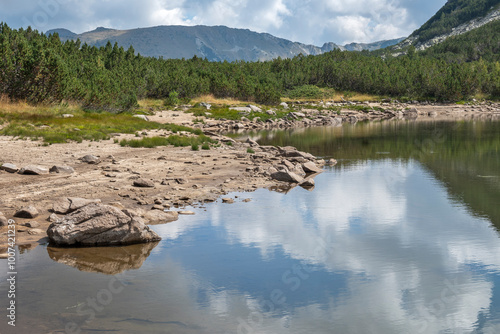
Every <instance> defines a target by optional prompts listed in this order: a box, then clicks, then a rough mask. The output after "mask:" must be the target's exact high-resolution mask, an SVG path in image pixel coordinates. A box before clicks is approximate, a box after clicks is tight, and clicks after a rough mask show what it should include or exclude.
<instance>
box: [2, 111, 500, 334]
mask: <svg viewBox="0 0 500 334" xmlns="http://www.w3.org/2000/svg"><path fill="white" fill-rule="evenodd" d="M251 136H253V137H254V138H258V139H259V140H260V141H261V143H262V144H274V145H293V146H296V147H298V148H299V149H302V150H306V151H309V152H311V153H314V154H316V155H318V156H324V157H332V156H333V157H335V158H336V159H338V160H339V163H338V165H337V166H335V167H327V168H326V170H325V172H324V173H322V174H320V175H318V176H317V177H316V179H315V181H316V188H315V189H314V190H313V191H307V190H305V189H302V188H299V187H297V188H294V189H291V190H290V191H289V192H288V193H286V194H283V193H277V192H271V191H268V190H258V191H256V192H254V193H234V194H232V196H233V197H236V196H237V198H236V202H235V203H234V204H222V203H220V202H217V203H214V204H210V205H207V207H206V208H197V209H194V211H196V215H195V216H183V217H181V219H179V221H177V222H174V223H170V224H166V225H155V226H153V229H154V230H155V231H157V232H158V233H159V234H160V235H161V237H162V238H163V240H162V241H161V242H159V243H156V244H148V245H135V246H130V247H118V248H90V249H76V250H67V249H54V248H50V247H47V246H45V245H42V246H39V247H36V248H35V249H33V250H29V251H25V252H23V253H22V254H20V255H19V258H18V287H17V288H18V291H19V293H18V296H17V303H18V318H17V324H18V325H17V327H16V331H15V333H145V334H146V333H381V334H385V333H487V334H490V333H491V334H493V333H500V235H499V230H498V229H499V228H500V209H499V207H500V205H499V202H500V179H499V177H500V157H499V149H500V123H498V122H406V121H398V122H386V123H364V124H357V125H355V126H354V125H344V126H341V127H336V128H331V127H326V128H312V129H300V130H292V131H274V132H262V133H258V134H251ZM245 198H251V199H252V201H251V202H249V203H244V202H242V200H243V199H245ZM1 263H3V262H0V264H1ZM4 272H5V271H4V270H2V271H0V273H1V274H0V279H1V283H0V291H6V290H7V286H6V284H5V283H4V282H5V277H4V276H2V275H4ZM2 293H3V292H2ZM4 300H5V299H4V298H3V297H2V304H5V302H4ZM4 306H6V305H2V307H4ZM2 314H3V312H2ZM6 327H7V326H6V321H5V320H0V332H1V333H10V332H13V331H11V329H9V328H6Z"/></svg>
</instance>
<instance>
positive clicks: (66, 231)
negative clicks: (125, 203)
mask: <svg viewBox="0 0 500 334" xmlns="http://www.w3.org/2000/svg"><path fill="white" fill-rule="evenodd" d="M47 235H48V236H49V239H50V241H51V243H53V244H55V245H58V246H114V245H128V244H137V243H144V242H152V241H159V240H160V239H161V238H160V236H159V235H158V234H156V232H154V231H152V230H150V229H149V227H148V226H147V225H146V223H145V222H144V220H143V219H141V218H140V217H137V216H133V215H132V214H131V213H129V212H128V211H127V210H123V211H122V210H120V209H118V208H116V207H113V206H109V205H103V204H99V203H92V204H89V205H86V206H84V207H82V208H80V209H78V210H77V211H75V212H73V213H70V214H69V215H67V216H65V217H64V218H63V219H62V220H60V221H59V222H56V223H52V224H51V225H50V226H49V228H48V230H47Z"/></svg>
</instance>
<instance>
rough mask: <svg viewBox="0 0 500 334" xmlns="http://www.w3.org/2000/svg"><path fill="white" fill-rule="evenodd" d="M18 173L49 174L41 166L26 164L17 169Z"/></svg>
mask: <svg viewBox="0 0 500 334" xmlns="http://www.w3.org/2000/svg"><path fill="white" fill-rule="evenodd" d="M19 174H25V175H44V174H49V170H48V169H47V168H45V167H42V166H36V165H28V166H26V167H23V168H21V169H20V170H19Z"/></svg>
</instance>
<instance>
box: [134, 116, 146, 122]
mask: <svg viewBox="0 0 500 334" xmlns="http://www.w3.org/2000/svg"><path fill="white" fill-rule="evenodd" d="M134 117H135V118H140V119H142V120H143V121H146V122H149V118H148V117H147V116H146V115H134Z"/></svg>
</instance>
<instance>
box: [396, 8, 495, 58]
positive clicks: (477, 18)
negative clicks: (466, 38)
mask: <svg viewBox="0 0 500 334" xmlns="http://www.w3.org/2000/svg"><path fill="white" fill-rule="evenodd" d="M499 19H500V0H448V2H446V4H445V5H444V6H443V7H442V8H441V9H440V10H439V11H438V12H437V13H436V14H435V15H434V16H433V17H431V18H430V19H429V20H428V21H427V22H426V23H425V24H423V25H422V26H421V27H420V28H419V29H417V30H415V31H414V32H413V33H412V34H411V35H410V36H409V37H408V38H406V39H405V40H403V41H402V42H400V43H399V44H397V45H396V46H395V47H393V48H392V49H393V50H402V51H403V52H404V51H405V50H407V49H408V47H410V46H411V45H413V46H414V47H415V49H416V50H420V51H421V50H425V49H428V48H430V47H432V46H433V45H437V44H439V43H442V42H443V41H445V40H447V39H448V38H449V37H453V36H459V35H463V34H466V33H468V32H470V31H473V30H475V29H478V28H480V27H482V26H484V25H487V24H490V23H491V22H494V21H496V20H499Z"/></svg>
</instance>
